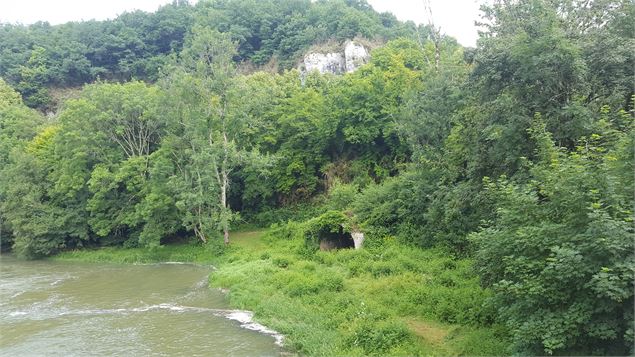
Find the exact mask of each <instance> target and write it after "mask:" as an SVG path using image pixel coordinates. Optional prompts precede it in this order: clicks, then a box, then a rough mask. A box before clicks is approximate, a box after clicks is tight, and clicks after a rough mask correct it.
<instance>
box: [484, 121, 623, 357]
mask: <svg viewBox="0 0 635 357" xmlns="http://www.w3.org/2000/svg"><path fill="white" fill-rule="evenodd" d="M634 133H635V132H634V131H633V130H632V129H631V130H630V131H629V133H620V134H618V133H614V135H618V137H620V139H618V142H624V141H626V142H631V143H632V141H633V134H634ZM603 134H605V135H606V134H608V133H603ZM532 135H533V136H534V137H535V138H536V140H537V141H538V142H539V143H540V152H539V156H540V157H542V158H543V161H541V162H540V163H539V164H537V165H535V166H533V167H532V173H533V175H534V177H535V179H534V180H532V181H531V182H529V183H527V184H525V185H518V184H514V183H511V182H508V181H507V180H505V179H501V180H499V181H498V182H496V183H493V182H489V183H488V185H487V187H488V190H489V192H490V193H491V194H492V195H494V196H495V198H496V202H497V215H496V219H495V220H494V221H493V222H491V224H489V225H488V227H487V228H485V229H484V230H483V231H481V232H479V233H475V234H474V235H473V236H472V239H473V240H475V241H476V242H477V243H478V244H479V248H480V249H479V251H478V254H477V262H478V265H477V267H478V271H479V274H480V275H481V277H482V279H483V283H484V284H485V285H486V286H491V287H493V289H494V291H495V300H494V301H495V306H497V308H498V311H499V315H500V318H501V319H502V320H503V321H505V322H506V324H507V325H508V326H509V328H510V330H511V331H512V332H513V334H514V340H515V342H516V348H517V349H518V350H519V351H523V352H524V353H532V354H533V353H536V354H541V353H547V354H554V353H555V354H571V353H580V352H583V353H589V354H620V355H621V354H627V353H632V352H633V351H632V346H633V333H632V331H633V327H632V326H633V311H632V307H633V276H634V275H633V274H634V271H635V258H634V256H633V251H634V249H635V246H634V245H633V239H632V237H633V233H634V231H633V226H632V222H633V212H632V200H631V199H632V193H633V192H634V191H633V190H634V187H632V186H630V187H626V186H624V183H626V182H631V181H632V172H630V173H628V174H627V175H624V172H622V171H619V170H617V171H616V170H615V167H614V166H613V165H612V164H611V163H612V162H615V161H622V162H625V163H629V164H628V165H632V163H633V160H634V158H633V152H632V150H631V151H630V152H628V153H626V152H623V151H619V150H618V151H617V152H616V151H615V149H614V148H613V145H614V144H613V143H608V144H607V143H603V140H602V136H601V135H599V134H594V135H592V136H591V137H590V138H588V139H584V141H583V142H581V143H580V144H581V145H579V146H578V148H577V149H576V150H575V151H574V152H570V153H566V152H562V151H560V150H558V149H557V148H556V147H553V146H552V144H551V141H550V139H551V136H550V135H549V134H548V133H545V132H544V124H543V125H542V126H541V123H540V121H539V119H537V123H536V124H535V125H534V127H533V129H532ZM618 147H619V146H618ZM631 148H632V147H631ZM617 155H623V156H617ZM627 196H630V199H625V197H627Z"/></svg>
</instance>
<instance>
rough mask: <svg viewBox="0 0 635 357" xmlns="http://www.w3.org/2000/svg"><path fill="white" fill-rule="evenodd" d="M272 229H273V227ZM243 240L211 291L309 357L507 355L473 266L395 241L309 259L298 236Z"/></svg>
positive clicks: (212, 280)
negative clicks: (222, 292) (220, 291)
mask: <svg viewBox="0 0 635 357" xmlns="http://www.w3.org/2000/svg"><path fill="white" fill-rule="evenodd" d="M272 232H275V231H272ZM272 232H270V233H268V234H264V235H263V234H262V233H252V234H245V235H243V236H242V237H240V239H237V240H235V244H234V245H233V247H232V249H230V250H229V251H228V252H227V253H226V254H225V255H224V256H223V257H222V259H221V262H220V264H219V265H218V268H219V269H218V270H217V271H216V272H214V273H213V274H212V275H211V277H210V283H211V285H212V286H216V287H223V288H228V289H229V294H228V297H229V300H230V303H231V304H232V305H233V306H235V307H238V308H242V309H247V310H252V311H254V312H255V316H256V319H257V320H259V321H260V322H262V323H264V324H266V325H268V326H270V327H272V328H274V329H276V330H278V331H279V332H281V333H283V334H284V335H285V336H286V337H287V340H286V341H287V345H288V346H289V347H290V348H292V349H293V350H296V351H299V352H301V353H303V354H307V355H315V356H332V355H352V356H355V355H359V356H362V355H444V356H447V355H470V356H476V355H505V354H508V352H507V351H506V346H508V345H509V343H508V342H509V341H508V340H507V337H506V334H505V331H504V329H502V328H501V327H500V326H492V325H490V324H489V322H490V321H491V319H492V312H491V311H489V310H488V309H487V308H485V307H483V306H484V302H485V300H486V299H487V297H488V296H489V292H488V291H486V290H483V289H481V288H480V286H479V284H478V280H477V277H476V276H475V275H474V274H473V272H472V262H471V261H470V260H465V259H453V258H451V257H449V256H448V255H447V254H445V252H443V251H441V250H422V249H418V248H413V247H405V246H401V245H399V244H397V243H395V242H392V241H386V242H382V244H380V246H379V247H377V248H369V249H362V250H339V251H333V252H317V253H315V254H310V253H307V251H306V249H303V244H304V242H302V241H301V240H299V239H297V238H295V239H294V238H291V239H279V238H277V237H275V236H273V234H275V233H272Z"/></svg>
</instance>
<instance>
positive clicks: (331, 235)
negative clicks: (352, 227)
mask: <svg viewBox="0 0 635 357" xmlns="http://www.w3.org/2000/svg"><path fill="white" fill-rule="evenodd" d="M318 239H319V242H320V250H333V249H344V248H354V247H355V241H354V240H353V236H352V235H351V234H350V233H348V232H345V231H344V229H343V228H342V227H340V229H339V230H338V231H337V232H331V231H328V230H325V231H320V232H319V233H318Z"/></svg>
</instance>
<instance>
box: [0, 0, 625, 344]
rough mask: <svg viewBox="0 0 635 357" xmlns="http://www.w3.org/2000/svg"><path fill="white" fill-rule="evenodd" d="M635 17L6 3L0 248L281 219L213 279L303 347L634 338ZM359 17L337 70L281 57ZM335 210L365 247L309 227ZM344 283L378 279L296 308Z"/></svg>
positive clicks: (546, 6)
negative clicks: (25, 19) (450, 31)
mask: <svg viewBox="0 0 635 357" xmlns="http://www.w3.org/2000/svg"><path fill="white" fill-rule="evenodd" d="M634 17H635V5H634V4H633V3H632V1H627V0H594V1H578V0H515V1H493V2H492V3H491V4H490V5H489V6H486V7H484V8H483V21H484V25H483V33H482V35H481V38H480V39H479V42H478V45H477V48H475V49H466V48H463V47H461V46H460V45H458V44H457V43H456V41H454V40H453V39H451V38H448V37H443V38H441V39H439V38H436V37H435V34H436V31H430V28H429V27H419V28H417V27H415V26H414V25H413V24H411V23H401V22H399V21H397V20H396V19H395V18H394V16H392V15H387V14H378V13H376V12H374V11H373V10H372V9H371V8H370V6H369V5H368V4H367V3H366V2H365V1H339V0H333V1H317V2H311V1H308V0H306V1H299V0H298V1H296V0H289V1H273V0H272V1H255V0H254V1H250V0H226V1H221V0H214V1H199V2H198V3H197V4H196V5H195V6H190V5H188V4H187V3H185V2H179V1H177V2H175V3H173V4H172V5H167V6H165V7H162V8H161V9H160V10H159V11H157V12H156V13H153V14H148V13H142V12H135V13H130V14H124V15H121V16H120V17H118V18H117V19H114V20H111V21H104V22H95V21H93V22H82V23H69V24H65V25H59V26H49V25H47V24H43V23H39V24H35V25H31V26H26V27H25V26H17V25H2V26H1V27H0V76H2V78H3V79H1V80H0V234H1V237H2V248H3V249H13V251H14V252H15V253H16V254H18V255H20V256H22V257H28V258H39V257H44V256H49V255H52V254H56V253H59V252H63V251H68V250H71V249H81V248H83V247H89V248H96V247H104V246H115V247H121V246H123V247H126V248H134V249H137V250H133V251H139V249H140V250H141V251H145V250H144V249H145V248H148V249H150V250H148V252H152V251H154V252H159V251H160V249H161V247H160V246H161V245H165V244H168V243H169V242H171V241H174V240H179V239H187V238H188V237H191V238H192V239H193V240H194V241H198V242H200V243H201V244H203V243H205V246H206V247H207V248H208V250H207V252H209V254H221V253H222V251H223V249H222V245H221V244H220V242H221V241H222V240H223V238H224V241H225V243H231V242H232V241H233V240H232V236H233V233H232V231H233V229H234V227H236V226H240V225H242V226H248V225H251V226H254V225H256V226H268V225H270V224H275V226H274V227H273V228H272V230H271V232H270V233H269V236H270V237H269V238H268V245H267V246H266V247H264V246H263V247H260V248H261V251H258V250H254V251H250V252H243V253H244V254H246V256H245V257H244V258H241V257H240V254H242V253H240V254H239V253H237V252H235V251H231V249H230V253H227V254H230V256H231V258H227V260H225V261H224V262H225V264H227V265H226V266H228V268H227V270H223V268H221V270H220V272H219V274H218V275H217V276H216V277H214V278H213V283H214V284H217V285H223V286H230V287H232V288H233V289H234V292H232V296H231V299H232V300H233V301H235V303H236V304H238V305H241V306H244V307H248V308H251V309H254V310H256V312H257V313H259V314H260V316H262V318H263V320H266V321H267V322H270V323H271V324H272V325H273V326H275V327H276V328H278V329H280V330H281V331H282V332H285V333H288V334H289V335H290V336H294V337H293V338H292V341H293V344H292V346H293V347H294V348H296V349H297V350H299V351H301V352H303V353H307V354H325V355H328V354H336V353H341V354H377V355H383V354H429V353H433V354H434V353H436V354H452V353H475V354H492V353H500V354H505V353H517V354H523V355H544V354H554V355H573V354H576V355H577V354H581V355H627V354H633V353H635V351H634V350H633V336H634V332H633V304H634V301H633V281H634V278H635V275H634V274H635V260H634V259H635V258H634V255H635V245H634V244H635V242H634V240H633V235H634V234H635V229H634V226H633V223H634V222H633V218H634V213H633V207H634V199H633V197H634V194H635V180H634V174H633V173H634V171H635V164H634V161H635V159H634V156H635V153H634V150H635V149H634V148H635V126H634V125H635V124H634V117H635V108H634V107H635V93H634V90H633V85H632V84H633V79H634V75H635V74H634V68H635V39H634V33H635V25H634V23H633V21H632V19H633V18H634ZM353 37H359V38H366V39H368V40H374V41H376V42H377V43H383V45H382V46H379V47H378V48H376V49H374V50H373V51H372V57H371V60H370V62H369V63H368V64H366V65H364V66H362V67H361V68H359V69H358V70H357V71H355V72H354V73H347V74H345V75H342V76H334V75H329V74H325V75H321V74H319V73H317V72H313V73H305V74H301V73H300V72H299V71H298V70H295V69H293V67H294V65H295V63H296V61H297V60H298V59H299V58H300V57H301V56H302V55H303V54H304V52H305V51H306V50H307V49H308V48H310V47H311V46H320V45H321V44H324V43H325V42H328V41H331V42H334V43H336V44H340V43H342V42H343V41H345V40H347V39H351V38H353ZM436 59H438V61H437V60H436ZM84 84H85V85H84ZM81 85H83V87H82V88H81V90H77V94H72V95H70V96H71V97H72V98H70V99H66V100H60V101H61V103H60V108H59V111H57V112H56V113H53V114H51V115H48V116H46V117H45V116H44V115H43V114H41V112H42V110H50V109H53V106H52V105H51V94H52V93H54V92H59V91H60V88H62V87H63V88H65V89H67V87H73V86H81ZM31 108H36V109H31ZM37 109H39V111H38V110H37ZM353 228H354V229H355V230H359V231H361V232H364V234H365V236H366V241H365V243H364V244H365V248H364V249H363V250H361V251H356V252H348V251H338V252H321V251H319V250H317V248H318V246H319V241H320V239H322V238H324V237H327V236H330V235H342V234H345V233H347V232H348V231H349V230H351V229H353ZM386 242H389V243H386ZM137 247H139V248H137ZM188 249H189V248H188ZM186 250H187V249H186ZM284 252H287V253H288V254H283V253H284ZM67 254H68V253H67ZM157 254H158V253H157ZM441 256H446V258H447V262H445V260H444V259H446V258H441ZM126 259H127V258H126ZM197 259H199V258H197ZM200 259H202V258H200ZM437 260H439V261H441V260H443V262H442V263H439V264H440V268H439V267H437V266H436V265H435V264H436V263H431V262H430V261H432V262H435V261H437ZM457 262H460V263H457ZM472 262H473V264H472ZM430 264H432V265H430ZM453 264H454V265H455V267H454V268H453V267H452V265H453ZM456 264H459V265H461V269H460V272H459V273H456V271H455V270H453V269H456ZM433 265H434V266H433ZM437 268H438V269H437ZM472 268H473V271H471V272H470V269H472ZM435 269H436V270H435ZM451 271H452V272H451ZM431 274H434V275H435V276H434V278H433V280H434V279H437V278H438V279H440V280H439V281H438V284H440V285H442V286H444V287H445V288H447V289H449V290H448V291H447V294H448V295H447V296H446V295H443V296H436V295H434V294H436V293H435V292H434V291H440V290H437V289H436V288H434V289H432V290H430V289H428V288H430V286H429V285H426V284H429V280H426V279H427V278H426V277H427V276H429V275H431ZM457 274H458V275H457ZM469 274H477V276H478V277H479V283H480V287H477V286H476V280H470V279H472V278H471V277H470V276H471V275H469ZM437 275H438V276H437ZM393 276H399V278H398V279H396V280H395V281H383V280H382V279H389V278H388V277H393ZM250 281H251V282H250ZM382 281H383V282H384V283H385V284H384V283H381V284H380V283H379V282H382ZM434 281H437V280H434ZM435 284H436V283H435ZM465 284H466V285H465ZM460 285H462V286H463V288H465V289H468V290H469V293H468V292H465V291H463V290H461V289H462V287H461V286H460ZM435 286H436V285H435ZM373 287H374V288H376V289H375V290H373ZM445 288H443V289H445ZM382 289H393V290H394V291H392V290H391V291H390V292H386V291H384V290H382ZM439 289H441V288H440V287H439ZM241 290H244V291H246V292H245V293H244V294H245V295H240V294H241V293H240V291H241ZM444 291H445V290H444ZM402 292H403V294H401V293H402ZM274 293H275V294H274ZM358 293H359V294H358ZM259 294H266V295H267V296H274V297H275V298H276V300H275V301H276V304H273V305H271V306H268V305H266V304H258V303H257V301H256V300H255V299H257V296H259ZM444 294H445V293H444ZM453 294H458V295H453ZM404 295H405V296H404ZM371 296H372V297H373V298H372V299H371V298H369V297H371ZM457 296H463V298H464V299H466V300H465V301H463V300H461V301H456V305H452V306H446V305H444V303H441V302H440V301H441V300H444V299H445V300H448V301H455V300H453V299H457ZM463 298H461V299H463ZM354 299H362V300H363V299H368V300H369V301H371V300H372V302H368V303H366V302H365V304H366V307H365V309H367V310H363V309H362V310H363V311H362V310H359V309H361V308H359V306H358V305H355V306H356V307H355V308H353V307H351V308H350V309H349V308H345V307H342V309H343V311H345V313H342V314H335V313H333V314H331V315H328V314H327V315H325V316H317V315H315V314H317V311H319V310H318V308H320V307H323V306H327V305H328V304H327V303H326V302H329V303H331V302H332V303H333V304H334V305H333V306H340V305H341V306H344V305H347V304H349V303H350V302H351V301H352V300H354ZM338 304H339V305H338ZM448 304H450V303H448ZM452 304H453V303H452ZM388 305H390V309H388V308H385V306H388ZM285 306H286V307H287V308H289V309H290V310H293V311H295V312H296V313H297V311H305V312H306V314H305V315H306V316H311V317H312V318H311V319H312V321H313V322H314V323H315V324H313V325H311V326H309V327H310V328H309V327H307V330H306V332H304V333H306V335H302V329H303V328H304V327H306V326H304V325H302V324H301V323H300V322H299V321H296V322H293V323H292V322H289V321H290V319H291V317H290V316H286V317H285V319H282V320H277V319H276V316H277V315H278V314H284V312H283V311H282V310H283V308H282V307H285ZM328 306H330V305H328ZM347 309H348V310H347ZM355 309H357V310H355ZM384 309H388V310H389V311H388V310H384ZM360 314H368V315H367V316H366V315H365V316H366V317H364V316H362V315H360ZM369 316H371V317H372V318H371V317H369ZM364 318H366V319H371V320H369V321H370V322H369V321H366V320H363V319H364ZM409 318H412V319H414V320H416V319H418V318H426V319H428V320H426V321H436V322H438V323H450V324H460V325H466V326H471V327H469V328H474V329H476V330H479V329H486V330H487V329H494V330H496V331H497V332H496V333H497V335H496V336H499V337H500V339H498V341H499V342H500V341H504V342H505V343H507V342H508V341H509V343H508V346H507V347H509V349H505V348H501V346H500V345H497V344H496V343H494V341H490V340H487V341H489V342H492V344H490V345H488V346H490V347H491V348H490V347H487V348H486V347H483V348H482V349H476V350H469V349H468V350H466V349H450V350H432V351H428V350H425V349H421V348H420V346H419V345H417V343H416V341H417V338H418V337H417V335H416V333H415V332H416V331H420V330H421V329H419V330H418V329H417V326H419V325H417V323H413V322H412V321H414V320H412V321H411V320H409ZM280 321H286V322H284V323H282V322H280ZM351 321H352V322H353V323H352V324H351V323H350V322H351ZM409 321H410V322H409ZM367 322H368V323H367ZM285 323H289V325H285ZM312 329H313V330H312ZM318 330H319V331H325V330H332V331H334V333H338V336H340V337H341V339H337V338H336V339H335V340H333V341H339V342H337V343H340V344H339V345H338V344H335V345H333V344H331V345H328V344H326V345H324V346H326V347H323V348H322V347H320V343H325V340H319V341H318V340H311V338H314V337H315V338H327V337H325V336H324V335H320V334H318V333H317V332H316V333H315V334H311V332H309V331H318ZM424 330H425V329H424ZM413 331H414V332H413ZM479 331H481V330H479ZM320 336H321V337H320ZM330 338H335V337H333V336H331V337H328V339H329V340H328V341H331V340H330ZM448 338H449V339H450V340H451V338H450V337H448ZM475 338H477V337H475ZM413 341H414V342H413ZM489 342H488V343H489ZM417 346H419V347H417Z"/></svg>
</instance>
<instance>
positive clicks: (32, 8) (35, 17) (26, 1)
mask: <svg viewBox="0 0 635 357" xmlns="http://www.w3.org/2000/svg"><path fill="white" fill-rule="evenodd" d="M170 2H171V0H0V22H11V23H22V24H31V23H34V22H37V21H48V22H50V23H51V24H60V23H64V22H67V21H80V20H91V19H96V20H104V19H108V18H114V17H116V16H117V15H118V14H120V13H122V12H124V11H130V10H135V9H138V10H144V11H154V10H156V9H157V8H158V7H159V6H160V5H163V4H167V3H170ZM191 2H194V1H191ZM368 2H369V3H370V4H371V5H372V6H373V8H375V10H377V11H379V12H384V11H387V12H392V13H393V14H395V15H396V16H397V18H398V19H400V20H404V21H405V20H412V21H414V22H416V23H427V21H428V18H427V16H426V13H425V11H424V9H423V0H368ZM480 2H481V1H480V0H430V4H431V7H432V15H433V18H434V22H435V25H436V26H439V27H441V31H442V32H444V33H447V34H448V35H450V36H453V37H455V38H456V39H457V40H458V41H459V43H461V44H462V45H464V46H475V44H476V39H477V37H478V35H477V33H476V28H475V27H474V21H475V20H477V19H478V8H479V5H478V3H480Z"/></svg>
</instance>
